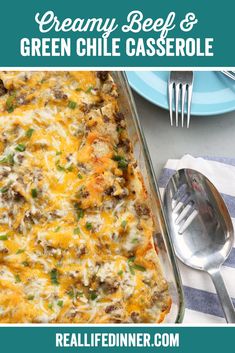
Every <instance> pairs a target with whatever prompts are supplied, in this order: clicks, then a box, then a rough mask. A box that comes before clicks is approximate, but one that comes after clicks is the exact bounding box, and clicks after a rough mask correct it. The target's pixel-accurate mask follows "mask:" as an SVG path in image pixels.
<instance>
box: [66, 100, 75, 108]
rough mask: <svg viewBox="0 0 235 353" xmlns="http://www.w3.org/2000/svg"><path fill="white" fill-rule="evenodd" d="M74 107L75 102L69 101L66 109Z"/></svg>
mask: <svg viewBox="0 0 235 353" xmlns="http://www.w3.org/2000/svg"><path fill="white" fill-rule="evenodd" d="M76 106H77V103H76V102H73V101H69V104H68V107H69V108H70V109H75V108H76Z"/></svg>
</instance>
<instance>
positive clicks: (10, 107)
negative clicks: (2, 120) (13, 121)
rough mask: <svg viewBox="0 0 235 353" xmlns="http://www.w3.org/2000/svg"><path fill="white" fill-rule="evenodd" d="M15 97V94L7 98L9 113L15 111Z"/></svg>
mask: <svg viewBox="0 0 235 353" xmlns="http://www.w3.org/2000/svg"><path fill="white" fill-rule="evenodd" d="M14 99H15V95H12V96H9V97H8V98H7V100H6V107H7V111H8V113H12V112H13V111H14V105H13V102H14Z"/></svg>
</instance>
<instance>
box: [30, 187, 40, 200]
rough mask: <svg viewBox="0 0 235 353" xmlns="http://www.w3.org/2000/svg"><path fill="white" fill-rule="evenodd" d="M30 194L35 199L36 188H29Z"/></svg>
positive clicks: (36, 194)
mask: <svg viewBox="0 0 235 353" xmlns="http://www.w3.org/2000/svg"><path fill="white" fill-rule="evenodd" d="M31 196H32V197H33V198H34V199H35V198H36V197H37V196H38V191H37V189H31Z"/></svg>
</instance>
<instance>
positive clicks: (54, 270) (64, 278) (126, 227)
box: [0, 71, 171, 323]
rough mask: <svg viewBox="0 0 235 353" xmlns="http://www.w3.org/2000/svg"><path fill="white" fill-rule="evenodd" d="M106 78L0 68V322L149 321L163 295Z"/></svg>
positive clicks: (148, 223) (163, 307)
mask: <svg viewBox="0 0 235 353" xmlns="http://www.w3.org/2000/svg"><path fill="white" fill-rule="evenodd" d="M117 98H118V90H117V86H116V84H115V82H114V80H113V79H112V76H111V75H110V74H109V73H107V72H101V71H100V72H93V71H89V72H64V71H63V72H13V71H8V72H6V71H4V72H1V73H0V112H1V114H0V136H1V138H0V322H2V323H142V322H144V323H151V322H152V323H153V322H154V323H155V322H160V321H162V320H163V319H164V316H165V315H166V313H167V312H168V311H169V309H170V305H171V300H170V296H169V293H168V285H167V282H166V281H165V279H164V277H163V274H162V271H161V268H160V264H159V260H158V257H157V254H156V250H155V248H154V244H153V239H152V238H153V232H154V225H153V220H152V216H151V212H150V209H149V207H148V197H147V192H146V190H145V187H144V183H143V180H142V177H141V174H140V172H139V169H138V166H137V163H136V161H135V159H134V156H133V151H132V146H131V143H130V141H129V139H128V133H127V129H126V121H125V117H124V115H123V114H122V113H121V111H120V110H119V107H118V100H117Z"/></svg>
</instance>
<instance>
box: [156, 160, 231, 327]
mask: <svg viewBox="0 0 235 353" xmlns="http://www.w3.org/2000/svg"><path fill="white" fill-rule="evenodd" d="M181 168H191V169H195V170H198V171H199V172H201V173H203V174H204V175H205V176H207V178H208V179H210V181H211V182H212V183H213V184H214V185H215V187H216V188H217V189H218V190H219V192H220V193H221V196H222V197H223V199H224V201H225V203H226V205H227V207H228V210H229V213H230V216H231V217H232V222H233V226H234V229H235V158H234V159H233V158H220V157H218V158H217V157H203V158H194V157H192V156H190V155H185V156H183V157H182V158H181V159H170V160H168V161H167V163H166V165H165V167H164V169H163V171H162V173H161V176H160V178H159V180H158V184H159V187H160V192H161V195H163V191H164V188H165V186H166V184H167V182H168V180H169V178H170V177H171V175H172V174H174V172H175V171H176V170H178V169H181ZM178 265H179V271H180V274H181V278H182V282H183V288H184V294H185V307H186V310H185V317H184V321H183V322H184V323H204V324H206V323H207V324H210V323H224V322H225V319H224V317H223V311H222V308H221V306H220V303H219V300H218V297H217V295H216V292H215V288H214V286H213V283H212V281H211V279H210V277H209V276H208V275H207V274H206V273H204V272H202V271H197V270H194V269H191V268H189V267H187V266H186V265H184V264H183V263H181V262H180V261H178ZM221 273H222V276H223V279H224V281H225V284H226V286H227V289H228V292H229V294H230V296H231V298H232V301H233V304H234V305H235V244H234V245H233V248H232V251H231V253H230V255H229V257H228V259H227V260H226V261H225V263H224V265H223V266H222V269H221Z"/></svg>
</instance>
